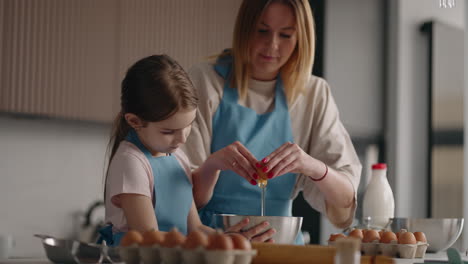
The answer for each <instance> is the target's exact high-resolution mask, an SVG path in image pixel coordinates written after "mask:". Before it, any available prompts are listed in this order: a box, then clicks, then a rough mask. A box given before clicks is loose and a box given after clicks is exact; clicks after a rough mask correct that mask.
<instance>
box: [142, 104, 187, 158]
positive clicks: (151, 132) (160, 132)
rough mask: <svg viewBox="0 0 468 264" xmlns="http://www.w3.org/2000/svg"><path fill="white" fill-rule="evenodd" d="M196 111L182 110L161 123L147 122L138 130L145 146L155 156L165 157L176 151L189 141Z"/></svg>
mask: <svg viewBox="0 0 468 264" xmlns="http://www.w3.org/2000/svg"><path fill="white" fill-rule="evenodd" d="M195 116H196V109H191V110H187V109H182V110H179V111H178V112H177V113H175V114H174V115H172V116H171V117H170V118H168V119H166V120H163V121H159V122H146V125H145V126H143V127H140V128H138V129H136V131H137V134H138V137H139V139H140V141H141V142H142V143H143V145H144V146H145V147H146V148H147V149H148V150H149V151H150V152H151V154H152V155H153V156H163V155H165V153H172V152H174V151H176V150H177V149H178V148H179V147H180V146H182V144H184V143H185V141H186V140H187V137H188V135H189V134H190V129H191V128H192V123H193V121H194V120H195Z"/></svg>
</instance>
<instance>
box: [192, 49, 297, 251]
mask: <svg viewBox="0 0 468 264" xmlns="http://www.w3.org/2000/svg"><path fill="white" fill-rule="evenodd" d="M231 67H232V59H231V58H230V57H225V58H223V59H221V60H218V62H217V63H216V65H215V67H214V68H215V70H216V72H217V73H218V74H219V75H221V76H222V77H223V78H224V79H225V82H224V88H223V98H222V100H221V103H220V104H219V107H218V109H217V110H216V113H215V115H214V117H213V139H212V142H211V153H213V152H216V151H218V150H220V149H222V148H224V147H226V146H228V145H229V144H231V143H233V142H235V141H240V142H241V143H242V144H243V145H244V146H246V148H247V149H249V151H250V152H251V153H252V154H253V155H254V156H255V157H256V158H257V159H259V158H260V159H262V158H263V157H266V156H267V155H268V154H270V153H271V152H273V151H274V150H275V149H277V148H278V147H280V146H281V145H282V144H284V143H286V142H288V141H290V142H292V141H293V136H292V130H291V121H290V118H289V111H288V105H287V101H286V98H285V95H284V92H283V86H282V82H281V79H280V78H278V79H277V82H276V86H275V106H274V109H273V111H271V112H269V113H265V114H257V113H256V112H255V111H254V110H253V109H250V108H247V107H243V106H241V105H239V104H238V98H239V96H238V92H237V89H233V88H231V87H230V82H229V77H230V73H231ZM296 177H297V175H296V174H293V173H288V174H285V175H283V176H281V177H275V178H273V179H271V180H269V181H268V186H267V189H266V201H265V206H266V208H265V215H268V216H291V215H292V202H293V201H292V199H291V193H292V191H293V188H294V185H295V183H296ZM260 202H261V189H260V188H259V187H258V186H253V185H251V184H250V183H249V182H248V181H246V180H245V179H243V178H242V177H240V176H239V175H237V174H236V173H234V172H233V171H231V170H226V171H221V173H220V176H219V179H218V182H217V183H216V186H215V189H214V191H213V197H212V198H211V200H210V201H209V202H208V204H207V205H206V206H205V207H204V208H203V209H201V210H200V212H199V213H200V218H201V220H202V222H203V223H204V224H205V225H208V226H212V227H215V223H214V220H213V214H220V213H223V214H237V215H260V214H261V212H260V210H261V204H260ZM296 243H297V244H303V240H302V233H299V235H298V238H297V239H296Z"/></svg>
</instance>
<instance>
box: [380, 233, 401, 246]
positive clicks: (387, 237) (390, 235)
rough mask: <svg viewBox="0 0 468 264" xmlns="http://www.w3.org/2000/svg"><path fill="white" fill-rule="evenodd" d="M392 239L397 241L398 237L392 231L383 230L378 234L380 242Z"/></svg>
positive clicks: (388, 241) (387, 241)
mask: <svg viewBox="0 0 468 264" xmlns="http://www.w3.org/2000/svg"><path fill="white" fill-rule="evenodd" d="M392 241H398V238H397V236H396V234H395V233H393V232H392V231H385V232H383V233H382V235H381V236H380V243H387V244H388V243H390V242H392Z"/></svg>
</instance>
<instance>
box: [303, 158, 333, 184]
mask: <svg viewBox="0 0 468 264" xmlns="http://www.w3.org/2000/svg"><path fill="white" fill-rule="evenodd" d="M310 158H311V160H310V161H309V162H307V164H309V168H308V173H306V174H305V175H307V176H308V177H309V178H310V179H311V180H313V181H321V180H323V179H325V178H326V177H327V176H328V172H329V168H328V166H327V164H325V163H324V162H322V161H320V160H318V159H315V158H313V157H310Z"/></svg>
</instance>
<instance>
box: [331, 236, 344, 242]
mask: <svg viewBox="0 0 468 264" xmlns="http://www.w3.org/2000/svg"><path fill="white" fill-rule="evenodd" d="M345 237H346V236H345V235H344V234H331V235H330V238H329V239H328V241H330V242H332V241H335V240H337V239H338V238H345Z"/></svg>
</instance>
